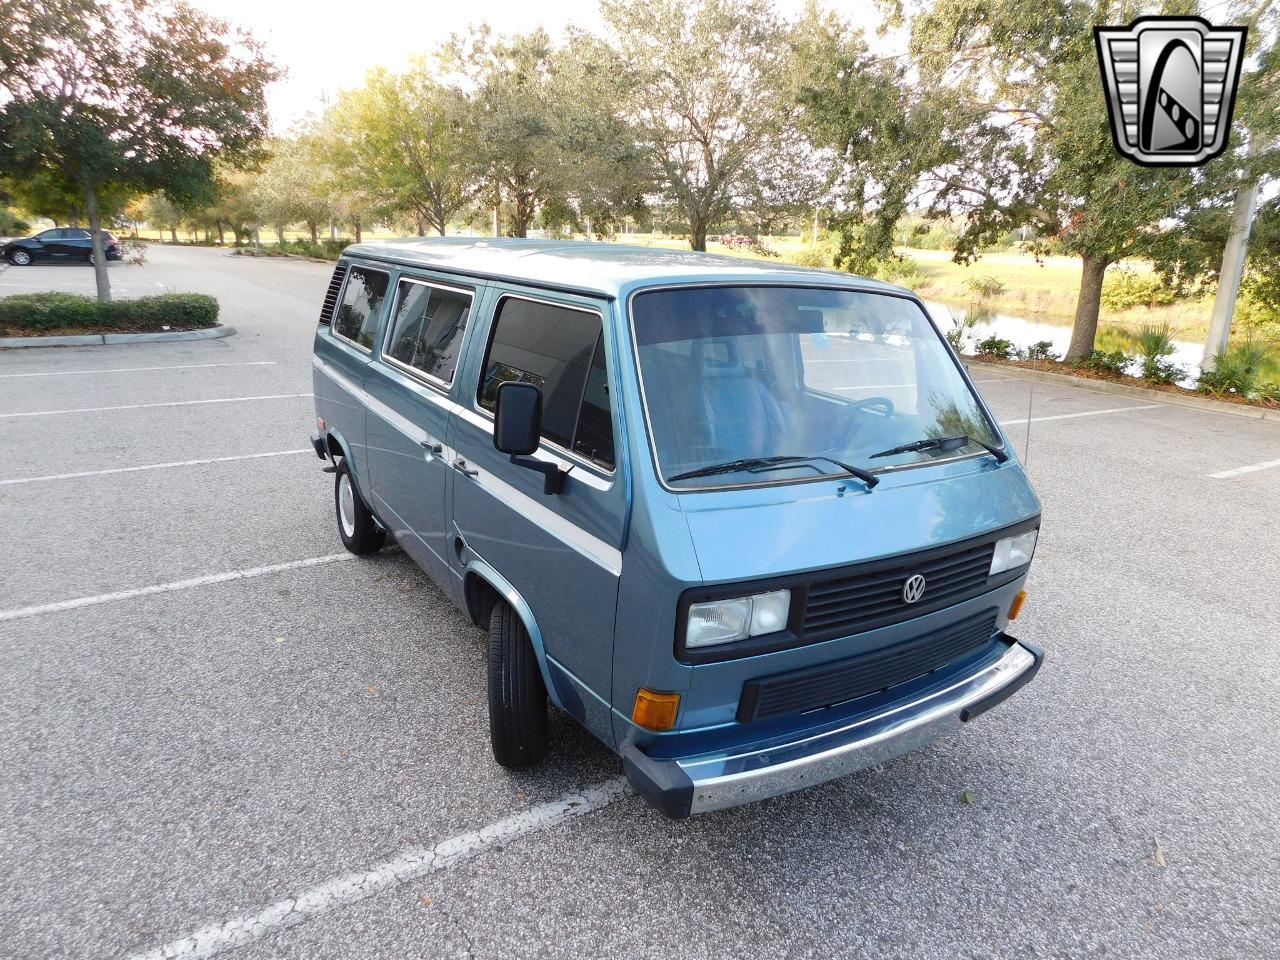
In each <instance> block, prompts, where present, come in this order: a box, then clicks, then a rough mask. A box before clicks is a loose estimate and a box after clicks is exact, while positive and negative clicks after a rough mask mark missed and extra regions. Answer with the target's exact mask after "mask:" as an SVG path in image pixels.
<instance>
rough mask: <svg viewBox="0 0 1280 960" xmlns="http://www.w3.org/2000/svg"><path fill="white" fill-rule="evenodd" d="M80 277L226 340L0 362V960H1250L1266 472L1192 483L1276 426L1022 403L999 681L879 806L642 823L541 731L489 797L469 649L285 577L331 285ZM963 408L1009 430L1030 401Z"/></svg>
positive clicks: (355, 574)
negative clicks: (175, 297) (1025, 566)
mask: <svg viewBox="0 0 1280 960" xmlns="http://www.w3.org/2000/svg"><path fill="white" fill-rule="evenodd" d="M81 273H82V275H80V274H77V272H76V270H75V268H71V267H60V268H55V267H50V268H27V269H26V270H23V271H18V270H9V271H6V272H5V273H3V274H0V292H5V293H9V292H18V290H20V289H30V288H32V287H41V286H50V285H53V284H59V285H61V286H60V288H61V289H73V288H74V289H81V288H82V289H84V290H86V291H87V290H89V289H90V288H91V277H90V276H89V272H88V271H87V270H84V271H81ZM112 275H113V277H114V279H115V282H116V284H117V286H118V287H128V288H129V290H130V292H132V293H139V292H144V291H146V290H148V289H159V288H160V287H161V286H163V287H164V288H166V289H178V290H197V291H203V292H207V293H212V294H216V295H217V296H218V297H219V298H220V299H221V301H222V303H223V309H224V317H225V319H226V320H228V321H229V322H231V323H233V324H234V325H235V326H236V327H237V328H238V329H239V330H240V334H239V336H236V337H232V338H229V339H226V340H220V341H210V342H201V343H192V344H157V345H149V346H122V347H99V348H92V349H62V350H58V349H43V350H35V351H23V352H11V353H5V354H0V444H2V445H3V449H4V451H5V453H6V463H5V470H4V471H3V474H0V527H2V528H3V529H4V530H5V532H6V537H5V543H6V550H5V553H4V556H3V560H0V638H2V639H0V770H3V776H2V777H0V904H2V905H0V955H3V956H5V957H14V958H22V960H27V958H44V957H50V958H52V957H91V958H99V957H128V956H132V955H134V954H135V953H138V952H142V951H146V950H150V949H153V948H156V947H160V946H162V945H165V944H170V943H172V942H174V941H176V940H179V939H180V938H182V937H185V936H188V935H190V934H192V933H193V932H195V931H197V930H200V929H202V928H206V927H210V926H211V925H220V924H224V923H225V922H226V921H228V920H231V919H233V918H235V917H238V916H241V915H245V914H256V913H258V912H260V911H264V910H268V909H274V910H275V913H274V914H272V916H274V917H275V918H276V920H277V921H279V920H281V918H284V919H285V921H287V922H285V923H279V924H277V925H275V926H271V927H270V928H269V929H270V930H271V931H272V932H270V933H269V934H268V935H267V936H264V937H261V938H259V939H256V940H253V941H252V942H249V943H247V944H246V945H244V946H242V947H240V948H239V949H238V950H236V951H235V952H233V953H232V954H231V956H234V957H243V958H245V960H266V958H298V960H304V958H305V960H325V958H334V960H337V958H344V960H345V958H386V957H396V958H400V957H404V958H409V957H413V958H426V957H453V956H473V957H544V956H545V957H578V956H586V955H596V956H610V957H611V956H627V957H648V956H652V957H663V958H670V957H673V956H695V957H747V956H750V957H756V956H760V957H772V956H785V957H789V958H790V957H823V958H829V957H833V956H850V957H904V958H913V960H914V958H935V957H936V958H955V957H982V958H990V957H1010V958H1013V957H1017V958H1024V957H1030V956H1037V957H1039V956H1043V957H1096V956H1103V955H1106V956H1116V957H1152V958H1168V957H1215V958H1217V957H1221V958H1226V957H1259V958H1260V957H1274V956H1275V955H1276V943H1277V942H1280V796H1278V794H1280V724H1278V722H1277V721H1278V719H1280V706H1278V704H1280V679H1278V678H1280V646H1278V645H1277V642H1276V638H1277V635H1278V634H1280V608H1278V604H1277V587H1276V584H1277V583H1280V560H1278V559H1277V557H1278V556H1280V554H1278V553H1277V551H1276V549H1275V544H1276V543H1277V542H1280V518H1278V516H1277V510H1276V503H1277V501H1278V496H1280V469H1270V470H1259V471H1256V472H1253V473H1248V474H1242V475H1238V476H1235V477H1232V478H1230V479H1225V480H1218V479H1211V478H1210V477H1209V476H1208V475H1209V474H1211V473H1215V472H1218V471H1221V470H1223V469H1225V468H1230V467H1238V466H1246V465H1250V464H1254V463H1263V462H1266V461H1272V460H1277V459H1280V429H1278V427H1277V425H1276V424H1275V423H1264V422H1261V421H1253V420H1246V419H1240V418H1236V417H1229V416H1223V415H1219V414H1214V413H1202V412H1198V411H1193V410H1187V409H1183V408H1175V407H1170V406H1166V405H1155V406H1144V405H1143V404H1142V403H1141V402H1139V401H1133V400H1127V399H1119V398H1117V397H1114V396H1107V395H1103V394H1095V393H1092V392H1089V391H1086V390H1079V389H1075V388H1071V387H1066V386H1057V385H1049V384H1044V383H1038V384H1036V385H1035V395H1034V409H1033V411H1032V416H1033V418H1037V419H1036V422H1034V423H1033V424H1032V436H1031V451H1030V469H1031V475H1032V479H1033V481H1034V483H1035V484H1036V486H1037V488H1038V490H1039V492H1040V494H1041V496H1042V498H1043V500H1044V508H1045V513H1044V528H1043V532H1042V539H1041V545H1040V550H1039V553H1038V556H1037V559H1036V565H1035V567H1034V569H1033V572H1032V576H1031V585H1030V592H1031V600H1030V602H1029V605H1028V607H1027V610H1026V612H1025V613H1024V614H1023V618H1022V619H1021V620H1020V621H1019V623H1018V625H1017V627H1018V631H1019V632H1020V633H1022V634H1023V635H1025V636H1026V637H1027V638H1028V639H1032V640H1035V641H1036V642H1038V643H1040V644H1042V645H1043V646H1044V647H1045V648H1047V650H1048V653H1049V661H1048V664H1047V666H1046V667H1045V669H1044V670H1043V671H1042V673H1041V675H1040V677H1039V679H1038V680H1037V681H1036V682H1035V684H1033V685H1032V686H1031V687H1029V688H1027V690H1026V691H1024V692H1023V693H1021V694H1019V695H1018V696H1017V697H1015V698H1014V699H1013V700H1011V701H1009V702H1008V703H1007V704H1005V705H1004V706H1003V707H1002V708H1001V709H1000V710H998V711H995V712H994V713H992V714H989V715H987V716H986V717H984V718H983V719H982V720H981V721H980V722H979V723H976V724H974V725H973V726H972V727H971V728H969V729H967V730H966V731H964V733H963V735H961V736H956V737H955V738H952V739H949V740H946V741H943V742H940V743H938V744H936V745H934V746H933V747H931V748H929V749H927V750H924V751H922V752H920V753H917V754H914V755H911V756H908V757H905V758H903V759H901V760H899V761H896V762H894V763H891V764H888V765H886V766H884V767H883V768H879V769H876V770H872V771H867V772H865V773H863V774H860V775H857V776H854V777H851V778H848V779H846V780H843V781H840V782H837V783H833V784H829V785H826V786H823V787H820V788H817V789H814V790H811V791H809V792H807V793H804V794H800V795H795V796H791V797H786V798H782V799H779V800H775V801H771V802H767V803H762V804H759V805H756V806H751V807H746V808H740V809H736V810H731V811H727V812H724V813H719V814H713V815H708V816H704V817H701V818H698V819H695V820H692V821H688V822H684V823H671V822H668V821H666V820H664V819H663V818H662V817H661V816H660V815H658V814H657V813H655V812H654V811H652V810H651V809H649V808H648V807H647V806H646V805H645V804H644V803H643V802H642V801H640V800H639V799H637V798H636V797H635V796H634V795H632V794H630V793H629V792H627V791H625V790H617V789H616V788H615V785H616V778H617V777H618V775H619V774H620V770H621V767H620V764H619V762H618V761H617V760H616V759H615V758H614V757H613V756H612V755H611V754H610V753H608V751H606V750H605V749H604V748H602V747H600V746H599V745H597V744H596V743H595V742H593V741H592V740H591V739H589V738H588V737H587V736H586V735H584V734H582V733H580V732H579V731H578V730H576V728H574V727H573V726H571V725H570V724H569V723H568V722H566V721H563V720H557V721H556V728H555V733H556V734H557V743H556V748H555V750H554V752H553V754H552V756H551V758H550V761H549V762H548V763H547V764H546V766H545V767H543V768H542V769H539V770H538V771H536V772H533V773H523V774H512V773H508V772H506V771H503V770H501V769H500V768H498V767H497V766H496V765H495V764H494V763H493V762H492V761H491V759H490V758H489V754H488V746H487V737H486V720H485V704H484V638H483V636H482V634H481V633H480V632H479V631H477V630H476V629H475V628H473V627H472V626H470V625H469V624H468V623H467V622H466V621H465V620H464V619H463V618H462V617H461V616H460V615H459V614H458V613H456V612H455V611H454V610H453V609H452V608H451V607H449V606H448V605H447V604H446V603H445V602H444V600H443V598H442V597H441V596H440V595H439V594H438V593H437V592H436V591H435V589H434V588H433V587H432V586H431V584H430V583H429V582H428V581H427V579H426V578H425V577H424V576H423V575H422V574H421V573H419V572H418V571H417V570H416V569H415V568H414V566H413V565H412V564H411V563H410V562H409V561H408V560H407V559H406V558H405V557H404V556H403V555H402V554H400V553H399V552H397V551H384V552H383V553H382V554H380V555H379V556H377V557H376V558H374V559H362V560H358V561H350V562H347V561H345V560H332V561H328V562H324V563H318V564H313V565H301V564H298V563H295V562H297V561H305V560H308V559H310V558H328V557H332V556H334V555H337V554H339V553H340V551H341V544H340V542H339V540H338V537H337V534H336V530H335V529H334V522H333V519H332V515H331V507H330V503H331V499H330V497H331V487H330V483H331V480H330V477H329V476H328V475H326V474H323V473H321V472H320V469H319V466H320V465H319V463H318V461H317V460H315V458H314V457H313V456H312V455H310V454H309V453H299V452H296V451H299V450H302V449H303V448H305V447H306V434H307V430H308V427H309V425H310V421H311V416H312V414H311V401H310V400H309V399H308V398H306V397H305V396H299V395H302V394H306V393H308V392H309V390H310V372H309V371H310V368H309V363H310V338H311V331H312V328H313V325H314V322H315V314H316V310H317V307H318V305H319V302H320V299H321V296H322V294H323V291H324V288H325V283H326V280H327V276H328V268H327V267H325V266H323V265H319V264H310V263H303V262H296V261H290V262H276V261H252V260H239V259H235V258H231V257H227V256H224V255H222V254H220V253H217V252H215V251H210V250H201V249H182V250H179V249H169V248H163V247H156V248H153V251H152V257H151V262H150V263H149V264H148V265H147V266H146V267H143V268H132V267H127V266H123V265H117V266H113V268H112ZM157 285H158V286H157ZM71 371H76V372H71ZM982 379H984V380H989V381H995V382H987V383H984V384H983V389H984V391H985V392H986V393H987V395H988V397H989V399H990V400H991V401H992V403H993V405H994V407H995V408H996V410H997V412H998V413H999V414H1000V415H1001V416H1002V417H1003V418H1006V419H1010V420H1017V419H1020V418H1024V417H1026V415H1027V402H1028V390H1029V389H1030V384H1029V383H1028V382H1026V381H1022V380H1017V379H1003V378H995V377H994V375H990V374H984V375H983V377H982ZM245 397H257V398H267V399H252V400H243V399H235V398H245ZM228 398H231V399H232V402H225V403H222V402H220V403H204V404H187V405H183V406H138V405H139V404H144V405H145V404H163V403H172V402H175V401H183V402H185V401H191V400H227V399H228ZM114 407H126V409H111V408H114ZM87 408H95V409H93V410H92V411H88V409H87ZM1115 408H1131V409H1125V410H1122V411H1120V412H1112V413H1099V414H1096V415H1093V414H1095V413H1096V411H1101V410H1114V409H1115ZM76 410H86V411H87V412H74V413H73V412H65V411H76ZM28 414H30V415H28ZM1073 414H1082V415H1081V416H1064V415H1073ZM1041 417H1054V418H1056V419H1048V420H1039V419H1038V418H1041ZM1024 429H1025V428H1024V427H1021V426H1019V427H1014V428H1011V432H1012V433H1013V434H1014V435H1015V437H1016V438H1017V442H1018V445H1019V446H1020V447H1021V446H1022V445H1023V442H1024V441H1023V430H1024ZM260 455H261V456H260ZM209 460H215V461H216V462H205V463H189V462H188V461H209ZM173 463H180V464H182V465H177V466H162V467H157V468H154V469H147V470H129V471H128V472H107V471H118V470H122V469H124V468H133V467H138V466H150V465H154V464H173ZM86 472H90V473H92V475H89V476H78V477H75V476H72V477H68V476H64V475H66V474H76V473H86ZM32 478H41V479H32ZM28 480H29V481H30V482H20V483H18V482H14V481H28ZM282 564H284V565H289V564H293V565H291V566H286V567H285V568H283V569H269V570H266V571H264V570H263V569H262V568H264V567H268V568H272V567H275V565H282ZM235 572H248V574H249V575H248V576H243V577H237V578H235V579H227V578H222V579H220V580H219V579H216V578H215V580H214V581H213V582H210V581H209V580H207V579H206V580H202V579H200V578H208V577H210V575H218V574H228V573H235ZM188 580H195V581H197V582H196V583H194V584H191V583H188V584H186V585H184V586H183V588H182V589H175V590H169V591H165V592H154V591H152V590H150V589H149V588H152V587H154V586H155V585H157V584H171V583H174V582H175V581H188ZM108 594H122V595H121V596H116V597H115V598H114V599H107V600H105V601H103V602H95V603H93V604H91V605H76V604H74V603H64V601H78V600H80V599H82V598H96V599H97V600H102V595H108ZM30 608H40V609H37V610H36V611H34V612H33V611H32V610H31V609H30ZM13 611H22V612H25V614H29V615H23V616H21V617H19V618H16V619H13V618H11V619H3V618H4V617H5V616H6V614H11V613H12V612H13ZM600 784H604V785H605V788H604V792H602V793H595V794H588V795H587V796H586V797H585V799H584V798H582V797H579V798H578V799H576V800H574V799H571V800H569V801H567V802H566V804H565V805H563V806H557V805H556V804H557V802H558V801H561V800H562V799H563V798H565V797H566V795H568V794H574V793H577V792H579V791H584V790H590V789H591V788H593V787H596V786H598V785H600ZM966 791H967V792H969V793H971V794H972V798H973V802H972V803H965V802H963V800H962V795H963V794H964V793H966ZM570 803H578V804H579V806H577V807H574V806H569V805H568V804H570ZM566 811H567V812H568V813H570V814H575V813H576V814H577V815H575V816H572V817H570V818H568V819H565V818H564V817H563V816H562V815H561V814H562V813H564V812H566ZM522 812H524V813H526V815H525V816H523V817H517V818H516V819H515V820H512V819H511V818H512V815H513V814H521V813H522ZM493 825H497V826H496V827H495V826H493ZM486 828H488V830H487V832H486ZM508 834H510V835H509V836H508ZM468 851H470V853H471V855H470V856H465V855H464V854H466V853H467V852H468ZM372 868H380V869H378V870H373V869H372ZM371 870H372V872H368V871H371ZM397 870H399V871H401V872H399V873H397ZM365 872H368V873H367V875H364V876H361V874H362V873H365ZM406 875H412V876H414V877H415V878H413V879H407V880H405V879H403V878H404V877H405V876H406ZM369 885H372V887H371V886H369ZM372 888H376V889H378V890H379V892H377V893H376V894H375V895H373V896H368V897H364V898H363V899H361V898H359V893H360V891H362V890H367V889H372ZM305 893H309V894H310V897H309V898H308V899H304V900H302V901H301V902H298V903H290V902H289V900H290V898H292V897H295V896H296V895H298V894H305ZM308 911H310V913H308ZM304 915H305V917H304ZM300 919H305V921H306V922H301V923H298V924H297V925H292V926H290V925H289V923H291V922H292V921H293V920H300ZM215 929H216V930H218V931H221V933H220V935H221V936H224V937H226V936H227V931H228V930H229V929H231V928H228V927H225V926H221V927H218V926H215ZM232 940H234V938H232ZM219 942H229V941H219ZM188 955H194V954H191V953H189V954H188Z"/></svg>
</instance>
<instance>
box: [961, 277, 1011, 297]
mask: <svg viewBox="0 0 1280 960" xmlns="http://www.w3.org/2000/svg"><path fill="white" fill-rule="evenodd" d="M964 285H965V286H966V287H968V288H969V289H970V290H972V291H973V292H974V293H975V294H977V295H978V296H979V297H984V298H985V297H998V296H1000V294H1002V293H1004V284H1003V283H1001V282H1000V281H999V280H997V279H996V278H995V277H969V278H967V279H966V280H965V282H964Z"/></svg>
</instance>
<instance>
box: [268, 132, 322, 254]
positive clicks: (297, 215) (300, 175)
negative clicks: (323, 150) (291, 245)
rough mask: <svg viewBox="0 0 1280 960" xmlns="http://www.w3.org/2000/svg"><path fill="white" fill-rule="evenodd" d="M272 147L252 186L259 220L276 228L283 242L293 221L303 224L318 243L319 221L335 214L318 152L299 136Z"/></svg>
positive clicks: (280, 140) (274, 144)
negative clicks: (317, 161)
mask: <svg viewBox="0 0 1280 960" xmlns="http://www.w3.org/2000/svg"><path fill="white" fill-rule="evenodd" d="M269 150H270V158H269V159H268V160H267V162H266V163H265V164H264V165H263V167H262V169H261V171H260V172H259V173H258V174H257V175H256V176H255V177H254V178H253V182H252V187H251V203H252V204H253V206H254V208H255V210H256V211H257V213H258V217H259V219H260V220H261V221H262V222H263V223H269V224H271V225H272V226H273V227H274V228H275V232H276V239H278V240H279V241H280V242H281V243H283V242H284V231H285V228H286V227H287V226H289V224H291V223H302V224H304V225H305V226H306V227H307V229H308V231H310V233H311V242H312V243H317V242H318V241H319V239H320V236H319V230H320V224H322V223H328V221H329V218H330V217H331V216H333V213H334V209H333V205H332V203H331V202H330V197H329V190H328V186H327V183H326V172H325V171H324V170H323V169H321V168H319V167H318V166H317V163H316V153H315V151H314V150H313V149H312V148H311V147H310V146H309V145H308V144H306V143H305V142H304V141H303V139H302V138H301V137H299V136H294V137H285V138H281V139H278V140H273V141H272V142H271V143H270V145H269Z"/></svg>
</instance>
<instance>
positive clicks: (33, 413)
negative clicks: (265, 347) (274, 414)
mask: <svg viewBox="0 0 1280 960" xmlns="http://www.w3.org/2000/svg"><path fill="white" fill-rule="evenodd" d="M310 396H311V394H309V393H270V394H266V395H263V396H258V397H216V398H214V399H212V400H170V401H168V402H166V403H125V404H121V405H120V406H117V407H75V408H73V409H70V410H29V411H27V412H25V413H0V420H12V419H15V418H17V417H51V416H54V415H55V414H59V413H106V412H107V411H110V410H144V409H146V408H148V407H190V406H195V405H196V404H201V403H245V402H246V401H249V400H294V399H300V398H302V397H310Z"/></svg>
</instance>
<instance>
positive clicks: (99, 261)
mask: <svg viewBox="0 0 1280 960" xmlns="http://www.w3.org/2000/svg"><path fill="white" fill-rule="evenodd" d="M84 206H85V210H86V211H87V212H88V215H89V236H90V237H91V238H92V239H91V241H90V242H91V243H92V244H93V279H94V282H95V283H96V284H97V285H98V300H99V301H100V302H101V303H109V302H110V301H111V278H110V277H108V276H107V251H106V250H105V249H103V246H102V214H101V213H100V212H99V210H98V185H97V184H96V183H94V182H93V181H89V182H87V183H86V184H85V185H84Z"/></svg>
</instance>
